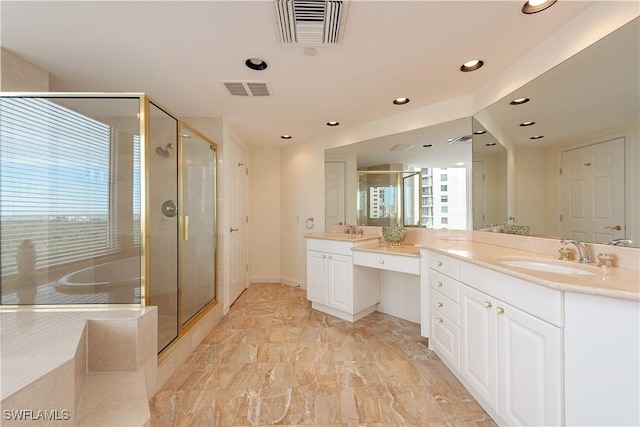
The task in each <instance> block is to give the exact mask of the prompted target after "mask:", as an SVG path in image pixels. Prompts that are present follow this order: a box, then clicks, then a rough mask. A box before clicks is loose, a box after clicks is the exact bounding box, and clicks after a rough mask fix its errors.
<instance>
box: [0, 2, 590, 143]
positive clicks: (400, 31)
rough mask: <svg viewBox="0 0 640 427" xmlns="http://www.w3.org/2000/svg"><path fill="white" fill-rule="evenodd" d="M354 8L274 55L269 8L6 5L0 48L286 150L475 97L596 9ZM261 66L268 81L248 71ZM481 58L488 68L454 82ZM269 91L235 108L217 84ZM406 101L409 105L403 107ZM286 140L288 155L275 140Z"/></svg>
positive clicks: (78, 82) (54, 79)
mask: <svg viewBox="0 0 640 427" xmlns="http://www.w3.org/2000/svg"><path fill="white" fill-rule="evenodd" d="M523 3H524V2H523V1H360V0H351V1H349V2H348V7H347V16H346V21H345V26H344V33H343V35H342V38H341V42H340V43H339V44H338V45H336V46H316V49H317V55H315V56H306V55H304V54H303V49H304V47H306V46H290V45H283V44H281V43H279V41H278V39H277V35H276V23H275V22H276V21H275V11H274V4H273V2H272V1H268V0H264V1H237V0H236V1H196V2H185V1H173V2H147V1H144V2H121V1H107V2H92V1H78V2H73V1H72V2H55V1H44V2H31V1H26V2H25V1H6V0H3V1H2V2H1V4H0V7H1V9H0V19H1V44H2V46H3V47H4V48H6V49H8V50H10V51H12V52H14V53H16V54H17V55H19V56H21V57H23V58H25V59H26V60H28V61H30V62H32V63H34V64H36V65H38V66H39V67H41V68H43V69H45V70H48V71H49V72H50V73H51V85H50V86H51V90H52V91H91V92H102V91H106V92H146V93H147V94H149V95H150V96H151V97H153V98H154V99H156V100H158V101H159V102H160V103H162V104H163V105H165V106H166V107H167V108H168V109H169V110H171V111H172V112H174V113H175V114H177V115H178V116H182V117H224V118H226V119H228V120H229V121H230V123H231V124H232V125H233V126H234V128H235V129H236V130H237V131H239V133H240V134H241V135H242V136H243V137H244V138H246V140H247V141H248V142H249V143H251V144H252V145H268V146H278V145H283V144H290V143H295V142H298V141H305V140H308V139H310V138H314V137H317V136H321V135H323V134H327V133H329V132H332V131H333V130H334V128H330V127H327V126H326V125H325V123H326V122H327V121H329V120H337V121H339V122H340V123H341V127H342V128H345V127H352V126H357V125H360V124H363V123H366V122H370V121H373V120H377V119H380V118H383V117H387V116H391V115H394V114H398V113H402V112H406V111H408V110H410V109H414V108H418V107H424V106H426V105H430V104H433V103H436V102H439V101H443V100H446V99H450V98H454V97H457V96H460V95H464V94H469V93H472V92H474V91H475V90H477V89H478V88H480V87H482V86H483V85H484V84H485V83H486V82H488V81H489V80H490V79H491V78H492V77H494V76H496V75H497V74H498V73H500V72H501V71H503V70H504V69H505V68H506V67H507V66H508V65H509V64H510V63H511V62H513V61H514V60H516V59H517V58H519V57H520V56H522V55H524V54H525V53H526V52H527V51H529V50H530V49H532V48H533V47H534V46H536V45H537V44H539V43H540V42H541V41H543V40H544V39H545V38H546V37H548V36H549V35H551V34H552V33H553V32H555V31H556V30H557V29H558V28H560V27H561V26H563V25H565V24H566V23H567V22H569V21H570V20H571V19H573V18H574V17H576V16H577V15H579V14H580V13H581V12H583V11H584V10H585V9H586V8H587V7H589V6H590V5H592V4H593V1H588V2H587V1H585V2H583V1H561V2H558V3H556V4H555V5H554V6H553V7H552V8H550V9H548V10H547V11H545V12H542V13H538V14H535V15H524V14H522V13H521V12H520V7H521V6H522V4H523ZM250 57H259V58H262V59H264V60H266V61H267V62H268V63H269V68H268V69H267V70H265V71H254V70H250V69H248V68H247V67H245V65H244V61H245V60H246V59H247V58H250ZM473 58H481V59H483V60H484V61H485V64H486V65H485V66H484V67H483V68H481V69H480V70H478V71H476V72H473V73H462V72H460V71H458V68H459V66H460V65H461V64H462V63H463V62H465V61H467V60H469V59H473ZM227 80H251V81H261V82H266V83H267V85H268V87H269V88H270V90H271V93H272V96H270V97H251V98H247V97H233V96H231V95H229V94H228V92H227V91H226V89H225V88H224V86H223V84H222V83H221V82H222V81H227ZM400 96H405V97H409V98H411V103H409V104H407V105H404V106H395V105H393V104H392V103H391V101H392V100H393V99H394V98H396V97H400ZM282 134H290V135H292V136H293V137H294V139H293V140H292V141H291V142H285V141H283V140H282V139H280V135H282Z"/></svg>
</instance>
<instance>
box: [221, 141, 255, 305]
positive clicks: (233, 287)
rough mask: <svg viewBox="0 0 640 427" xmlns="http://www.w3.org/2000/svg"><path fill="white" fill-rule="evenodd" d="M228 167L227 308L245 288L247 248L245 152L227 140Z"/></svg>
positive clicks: (246, 170)
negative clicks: (229, 182)
mask: <svg viewBox="0 0 640 427" xmlns="http://www.w3.org/2000/svg"><path fill="white" fill-rule="evenodd" d="M229 148H230V150H231V152H230V159H231V164H230V165H228V168H229V169H230V174H229V175H230V178H231V185H230V188H231V194H229V195H228V200H229V203H230V204H231V209H230V218H229V228H228V229H227V230H225V231H226V232H228V233H229V255H230V257H231V259H230V280H229V305H231V304H233V302H234V301H235V300H236V299H237V298H238V297H239V296H240V294H241V293H242V291H244V290H245V289H246V288H247V284H248V280H247V279H248V270H249V264H248V262H249V261H248V258H249V257H248V254H247V252H248V247H247V225H248V216H247V215H248V212H247V205H248V203H247V197H248V195H247V192H248V188H247V187H248V186H247V181H248V180H247V175H248V173H249V168H248V166H247V152H246V151H245V150H244V149H243V148H242V147H241V146H240V145H238V144H237V143H236V142H235V141H233V140H231V144H229Z"/></svg>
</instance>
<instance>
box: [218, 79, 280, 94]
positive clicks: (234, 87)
mask: <svg viewBox="0 0 640 427" xmlns="http://www.w3.org/2000/svg"><path fill="white" fill-rule="evenodd" d="M222 83H223V84H224V86H225V87H226V88H227V90H228V91H229V94H231V95H233V96H270V95H271V93H270V92H269V88H268V87H267V84H266V83H264V82H241V81H235V82H222Z"/></svg>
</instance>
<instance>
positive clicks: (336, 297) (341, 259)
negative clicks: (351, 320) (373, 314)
mask: <svg viewBox="0 0 640 427" xmlns="http://www.w3.org/2000/svg"><path fill="white" fill-rule="evenodd" d="M327 277H328V279H329V306H330V307H333V308H337V309H338V310H341V311H344V312H347V313H351V314H354V313H353V258H352V257H350V256H345V255H336V254H327Z"/></svg>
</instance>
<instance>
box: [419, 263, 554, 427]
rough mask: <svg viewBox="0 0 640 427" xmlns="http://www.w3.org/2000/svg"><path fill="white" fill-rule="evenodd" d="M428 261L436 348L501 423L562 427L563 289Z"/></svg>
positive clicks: (473, 267)
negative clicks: (559, 426) (558, 289)
mask: <svg viewBox="0 0 640 427" xmlns="http://www.w3.org/2000/svg"><path fill="white" fill-rule="evenodd" d="M422 260H423V263H424V262H425V261H426V264H427V265H428V268H427V269H423V273H422V274H423V276H426V277H422V278H421V280H422V284H423V288H422V289H423V291H425V290H427V291H428V297H426V298H425V296H424V292H423V309H424V307H425V304H426V307H428V311H429V314H428V317H429V319H430V330H428V331H427V333H428V335H427V336H428V337H429V347H430V348H431V349H432V350H434V351H435V352H436V354H438V356H439V357H440V358H441V359H442V360H443V362H444V363H445V364H446V365H447V367H449V369H451V371H452V372H453V373H454V374H455V375H456V376H457V377H458V378H459V379H460V381H461V382H462V383H463V384H464V385H465V386H466V387H467V389H468V390H469V391H470V392H471V394H472V395H473V396H474V397H475V398H476V399H477V400H478V401H479V402H480V404H481V405H482V406H483V407H484V408H485V409H486V410H487V412H489V414H491V416H492V417H494V419H495V420H496V421H497V422H498V424H505V425H545V426H551V425H562V424H563V422H564V415H563V396H564V392H563V329H562V328H563V326H564V324H563V322H564V318H563V309H562V308H563V298H562V292H561V291H557V290H554V289H550V288H546V287H541V286H538V285H535V284H533V283H530V282H527V281H525V280H521V279H518V278H515V277H512V276H509V275H506V274H502V273H498V272H495V271H492V270H490V269H487V268H484V267H480V266H478V265H475V264H471V263H467V262H464V261H459V260H457V259H455V258H452V257H448V256H445V255H441V254H439V253H435V252H430V251H423V252H422ZM425 273H426V274H425ZM425 299H426V301H425ZM423 314H424V313H423ZM424 332H425V329H424V328H423V335H424Z"/></svg>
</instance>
